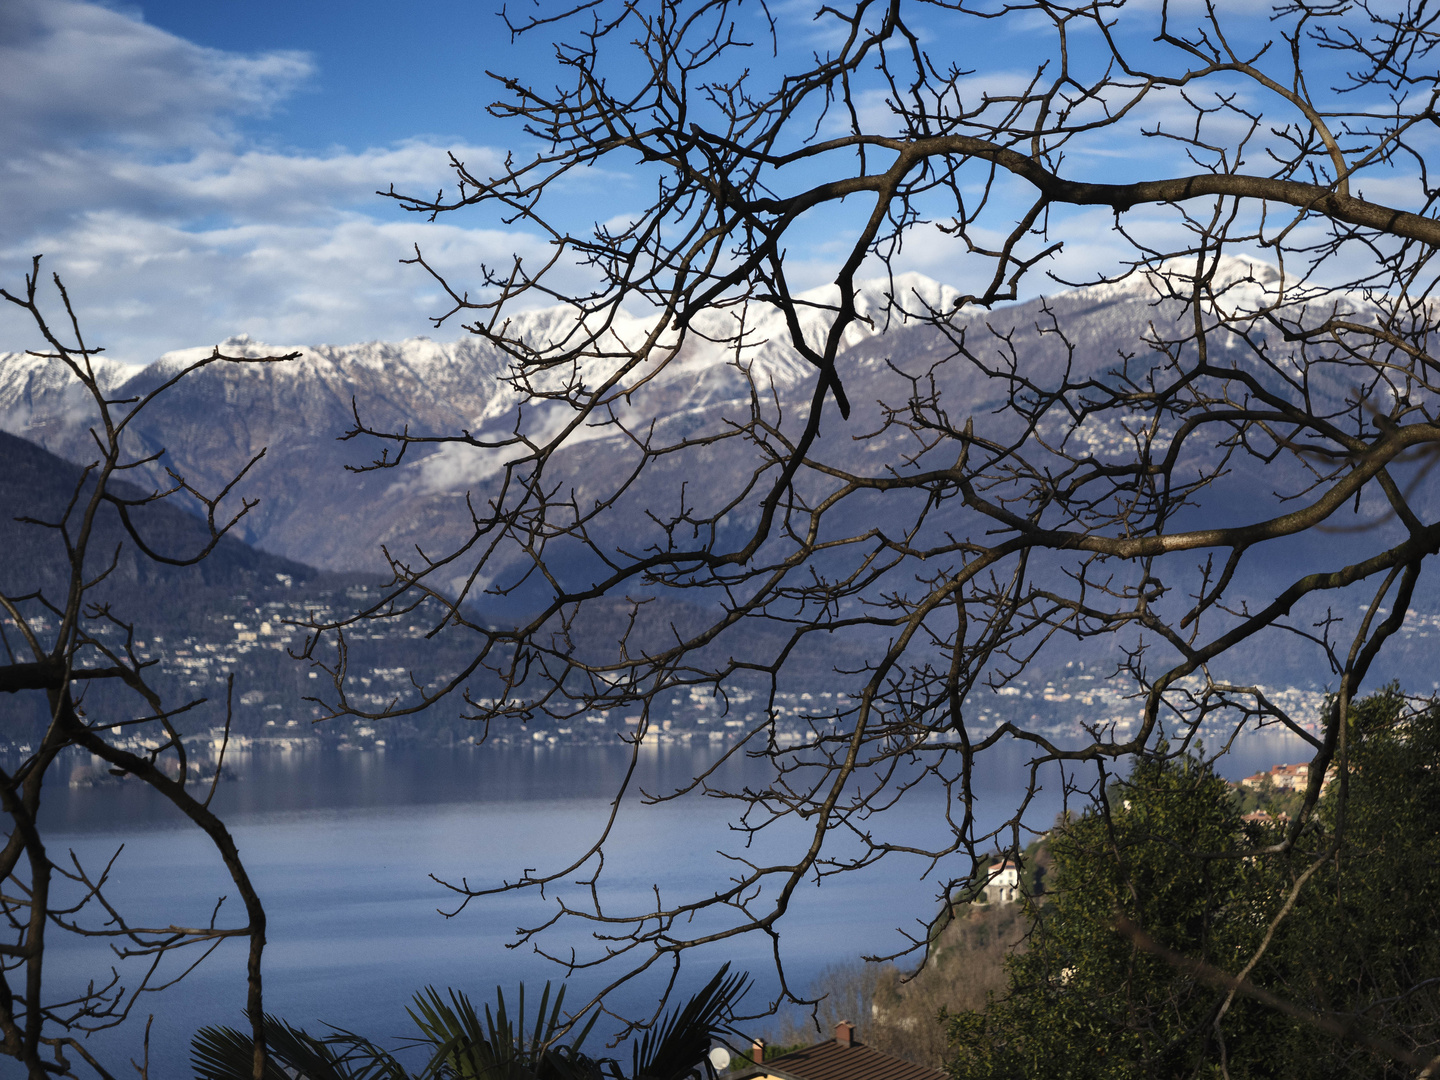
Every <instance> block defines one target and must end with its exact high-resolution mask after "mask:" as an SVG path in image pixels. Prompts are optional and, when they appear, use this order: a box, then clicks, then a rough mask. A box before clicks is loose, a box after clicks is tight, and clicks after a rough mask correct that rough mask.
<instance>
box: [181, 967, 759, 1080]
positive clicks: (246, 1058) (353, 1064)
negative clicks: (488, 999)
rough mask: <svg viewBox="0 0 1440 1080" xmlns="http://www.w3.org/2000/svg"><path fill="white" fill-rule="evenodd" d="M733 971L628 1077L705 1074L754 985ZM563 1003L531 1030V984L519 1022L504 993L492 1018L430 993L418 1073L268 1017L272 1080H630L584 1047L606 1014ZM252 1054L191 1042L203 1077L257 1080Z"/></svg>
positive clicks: (692, 1005)
mask: <svg viewBox="0 0 1440 1080" xmlns="http://www.w3.org/2000/svg"><path fill="white" fill-rule="evenodd" d="M728 967H729V965H728V964H727V965H725V967H722V968H721V969H720V970H719V971H718V972H717V973H716V975H715V977H714V978H713V979H711V980H710V982H709V983H707V984H706V986H705V987H704V988H703V989H702V990H700V992H699V993H697V994H696V995H695V996H694V997H692V998H691V999H690V1000H689V1001H688V1002H687V1003H686V1004H685V1005H683V1006H682V1007H681V1008H679V1009H677V1010H675V1011H673V1012H671V1013H667V1014H666V1015H665V1017H664V1018H663V1019H662V1020H661V1021H660V1023H659V1025H658V1026H657V1027H655V1028H653V1029H651V1030H650V1031H647V1032H646V1033H645V1035H644V1036H643V1037H642V1039H641V1040H640V1042H639V1043H638V1044H637V1045H636V1046H635V1048H634V1051H633V1054H632V1059H631V1066H632V1067H631V1072H630V1076H629V1078H628V1080H642V1078H643V1080H681V1078H682V1077H685V1076H687V1075H688V1074H690V1073H692V1072H695V1071H696V1070H697V1068H699V1067H700V1063H701V1062H702V1061H703V1060H704V1057H705V1052H706V1050H707V1049H708V1048H709V1045H710V1042H711V1040H712V1039H713V1038H714V1037H715V1035H717V1034H719V1033H721V1032H724V1031H727V1030H728V1027H727V1024H726V1020H727V1018H728V1016H729V1014H730V1012H731V1009H732V1008H733V1006H734V1004H735V1003H736V1002H737V1001H738V1000H739V999H740V997H741V996H742V995H743V994H744V993H745V990H746V989H747V987H748V980H747V979H746V977H745V976H744V975H727V969H728ZM564 1000H565V988H564V987H563V986H561V988H560V990H559V992H558V993H556V994H555V996H554V1000H553V1002H552V1000H551V996H550V984H549V983H546V985H545V990H544V991H543V992H542V993H541V995H540V1006H539V1008H538V1009H537V1010H536V1014H535V1020H534V1024H533V1025H530V1024H527V1023H526V1018H525V1013H526V1010H525V988H524V987H523V986H522V987H521V988H520V996H519V1008H518V1009H517V1012H516V1014H515V1016H513V1017H512V1016H511V1015H510V1013H509V1011H508V1010H507V1008H506V1005H505V995H504V994H503V993H501V992H500V991H499V990H498V989H497V990H496V1006H495V1010H494V1011H493V1012H492V1011H491V1009H490V1007H489V1006H488V1005H487V1006H485V1010H484V1015H483V1018H482V1016H481V1014H480V1013H479V1012H478V1011H477V1010H476V1008H475V1006H474V1005H473V1004H472V1003H471V1001H470V999H469V998H468V997H467V996H466V995H465V994H463V993H460V992H459V991H457V990H450V991H449V994H448V1000H447V999H446V997H442V996H441V994H440V992H439V991H438V990H436V989H435V988H434V987H427V988H426V989H425V990H424V991H423V992H421V993H419V994H416V995H415V999H414V1004H413V1006H412V1007H411V1008H409V1009H407V1010H406V1013H407V1014H408V1015H409V1017H410V1020H411V1021H412V1022H413V1023H414V1025H415V1029H416V1031H417V1035H416V1036H414V1037H413V1038H411V1039H410V1040H409V1041H408V1043H407V1044H406V1046H407V1048H410V1049H415V1048H419V1049H422V1050H424V1052H425V1053H426V1055H427V1059H426V1061H425V1064H424V1065H423V1066H422V1067H421V1068H420V1069H419V1071H418V1072H411V1071H409V1070H408V1069H407V1068H406V1067H405V1066H404V1065H402V1064H401V1062H400V1061H399V1060H398V1059H397V1058H396V1057H395V1056H394V1055H393V1054H391V1053H390V1052H389V1051H388V1050H385V1049H383V1048H382V1047H380V1046H377V1045H376V1044H375V1043H373V1042H371V1041H370V1040H369V1039H367V1038H365V1037H364V1036H362V1035H357V1034H355V1033H353V1032H349V1031H344V1030H341V1029H339V1028H332V1029H331V1033H330V1034H329V1035H327V1036H325V1037H323V1038H316V1037H315V1036H312V1035H310V1034H308V1033H307V1032H305V1031H302V1030H300V1029H297V1028H292V1027H291V1026H290V1025H289V1024H286V1023H284V1022H282V1021H280V1020H278V1019H276V1018H275V1017H266V1022H265V1040H266V1046H267V1050H268V1053H269V1065H268V1071H267V1072H266V1074H265V1075H266V1080H270V1078H271V1077H272V1076H273V1077H274V1078H275V1080H627V1078H626V1077H625V1076H624V1074H623V1073H622V1072H621V1071H620V1067H619V1064H618V1063H617V1062H616V1061H615V1060H614V1059H613V1058H592V1057H590V1056H588V1055H586V1054H585V1053H584V1052H583V1051H581V1049H580V1046H581V1044H582V1043H583V1042H584V1041H585V1038H586V1036H587V1035H589V1033H590V1029H591V1028H592V1027H593V1026H594V1024H595V1020H596V1018H597V1017H598V1015H599V1014H598V1011H597V1012H594V1013H591V1015H590V1018H589V1020H588V1022H586V1023H584V1024H580V1023H579V1022H578V1019H579V1018H576V1020H575V1021H573V1022H572V1021H571V1020H570V1019H568V1018H567V1017H566V1015H565V1013H564V1010H563V1008H562V1006H563V1003H564ZM562 1040H568V1042H567V1041H562ZM252 1053H253V1047H252V1044H251V1042H250V1039H249V1038H248V1037H247V1036H246V1035H244V1034H242V1033H241V1032H239V1031H236V1030H235V1029H233V1028H214V1027H207V1028H201V1029H200V1031H199V1032H197V1033H196V1035H195V1038H194V1039H193V1040H192V1041H191V1060H192V1062H193V1064H194V1066H195V1076H196V1078H197V1080H249V1078H250V1076H251V1060H252ZM287 1070H290V1071H287Z"/></svg>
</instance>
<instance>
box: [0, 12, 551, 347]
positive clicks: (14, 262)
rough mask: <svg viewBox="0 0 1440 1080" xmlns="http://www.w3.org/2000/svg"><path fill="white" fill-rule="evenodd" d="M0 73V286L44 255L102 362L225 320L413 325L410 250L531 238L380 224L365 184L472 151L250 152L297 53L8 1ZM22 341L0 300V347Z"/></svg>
mask: <svg viewBox="0 0 1440 1080" xmlns="http://www.w3.org/2000/svg"><path fill="white" fill-rule="evenodd" d="M0 71H4V72H5V73H6V75H5V78H4V79H0V143H3V145H4V146H5V147H6V155H5V160H4V161H3V163H0V284H3V285H4V286H5V287H7V288H9V289H10V290H11V291H12V292H13V291H15V290H16V288H18V287H19V285H20V284H21V279H22V275H23V273H24V271H25V270H26V269H28V266H29V259H30V256H31V255H33V254H44V255H45V256H46V261H45V264H44V265H45V269H46V271H47V273H48V272H50V271H58V272H59V273H61V274H62V275H63V276H64V278H65V280H66V284H67V286H69V288H70V290H71V293H72V296H73V297H74V298H75V300H76V302H77V304H78V305H79V307H80V310H81V314H82V316H83V317H84V320H85V324H86V326H87V328H88V332H89V334H90V336H91V337H93V338H95V339H97V340H100V341H102V342H103V343H104V344H105V345H106V346H107V348H108V350H109V352H110V354H111V355H112V356H113V357H115V358H116V359H120V360H125V361H128V362H134V363H143V362H148V361H149V360H152V359H154V358H155V357H156V356H158V355H159V354H160V353H163V352H165V351H167V350H170V349H174V348H179V347H185V346H192V345H199V344H207V343H214V342H218V341H221V340H223V339H224V338H226V337H229V336H230V335H232V334H236V333H241V332H248V333H251V334H253V335H254V336H256V337H257V338H261V339H263V340H269V341H282V342H304V343H313V342H321V341H332V342H350V341H356V340H365V339H373V338H403V337H409V336H414V335H416V334H421V333H425V332H426V331H427V328H428V325H429V324H428V322H427V320H426V317H427V316H429V315H432V314H438V313H440V312H441V311H443V310H444V309H445V307H446V306H448V305H446V304H445V303H444V302H443V300H442V298H441V297H440V296H439V295H438V292H437V290H436V289H435V287H434V285H433V282H431V281H430V279H429V278H428V276H426V275H425V274H424V273H423V271H420V270H418V269H417V268H414V267H406V266H401V265H399V263H398V260H399V259H401V258H404V257H407V256H409V255H410V254H412V253H413V247H414V245H415V244H416V243H417V242H418V243H421V244H422V245H423V246H424V248H425V251H426V255H427V258H433V259H434V261H435V263H436V264H437V265H439V266H441V267H445V268H447V269H453V270H455V271H456V272H457V273H458V274H459V275H460V276H461V277H463V276H464V271H465V270H466V269H467V268H470V267H474V266H475V265H477V264H478V263H479V262H482V261H487V262H497V261H498V262H506V261H508V260H509V258H510V256H511V254H512V253H514V252H520V253H522V254H535V253H536V249H537V248H538V244H537V242H536V241H534V240H533V239H531V238H529V237H528V236H526V235H524V234H518V233H506V232H503V231H499V230H493V229H468V228H464V227H460V226H451V225H426V224H424V223H422V222H420V221H419V220H409V219H406V220H396V215H395V214H394V212H393V210H391V209H390V208H389V206H388V204H387V203H386V201H385V200H383V199H381V198H380V197H379V196H377V195H376V194H375V191H376V190H377V189H383V188H386V187H388V186H389V185H390V184H391V183H392V182H393V183H394V184H395V186H396V188H397V189H400V190H406V189H422V190H434V189H436V188H438V187H439V186H440V185H441V184H442V183H444V182H445V181H446V180H447V178H448V175H449V174H448V169H447V167H446V162H447V159H446V154H447V152H450V151H453V152H454V153H456V154H457V156H460V157H462V158H463V159H465V160H467V161H468V162H469V163H470V164H471V165H472V166H473V167H475V168H477V169H482V170H483V169H485V168H487V167H488V166H489V165H490V164H491V163H492V162H498V158H499V155H498V154H497V153H496V152H495V151H493V150H491V149H488V148H486V147H476V146H455V145H439V144H437V143H435V142H430V141H424V140H415V141H410V142H406V143H403V144H400V145H395V146H388V147H378V148H376V147H372V148H366V149H363V150H359V151H352V150H349V149H335V150H333V151H328V152H325V153H318V154H317V153H313V152H294V151H286V150H284V149H276V148H273V147H266V146H262V145H258V144H257V141H256V140H255V139H254V138H253V137H252V136H248V135H246V134H245V133H244V132H243V131H242V126H243V125H245V123H246V122H249V123H250V126H251V127H252V128H253V126H254V121H255V120H256V119H257V118H258V119H259V120H261V121H263V118H264V117H265V116H266V115H268V114H270V113H271V112H272V111H273V110H275V109H277V108H279V107H282V106H283V103H284V102H285V100H286V99H287V98H288V97H290V96H291V95H293V94H294V93H296V92H297V91H298V90H301V89H302V88H303V87H304V86H305V85H306V84H307V82H309V81H310V80H313V79H314V78H316V77H317V71H316V65H315V62H314V60H313V59H312V58H311V57H310V56H308V55H306V54H303V53H297V52H293V51H271V52H264V53H259V54H253V55H241V54H236V53H230V52H224V51H220V50H216V49H209V48H203V47H201V46H198V45H195V44H193V43H192V42H188V41H185V40H183V39H181V38H178V37H176V36H174V35H172V34H169V33H166V32H165V31H163V30H160V29H158V28H156V27H153V26H149V25H146V24H145V23H144V22H143V21H141V20H140V18H139V17H138V16H136V15H133V14H129V13H125V12H121V11H116V10H112V9H110V8H106V7H101V6H98V5H95V4H89V3H81V2H76V0H8V2H7V3H5V4H3V5H0ZM5 307H6V308H8V307H9V305H5ZM454 333H459V330H458V327H457V328H456V329H455V330H454ZM34 339H35V334H34V332H33V331H32V330H31V329H30V328H29V326H28V325H27V324H26V322H25V321H24V320H23V319H21V318H20V317H19V316H18V314H17V313H14V312H12V311H9V310H6V311H3V312H0V351H3V350H4V349H10V348H26V347H36V346H37V345H38V344H39V342H38V341H36V340H34Z"/></svg>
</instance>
